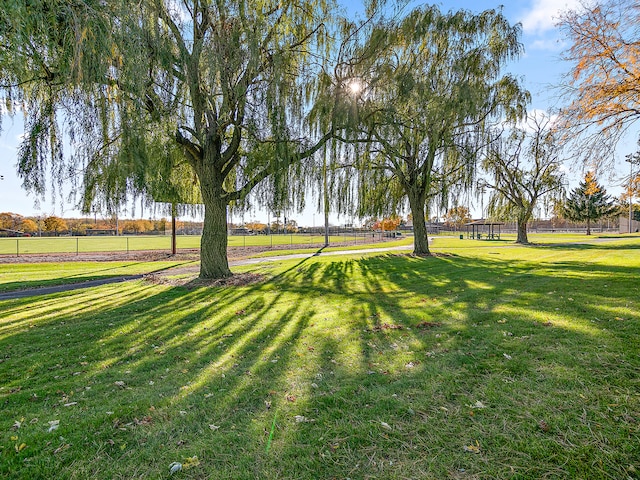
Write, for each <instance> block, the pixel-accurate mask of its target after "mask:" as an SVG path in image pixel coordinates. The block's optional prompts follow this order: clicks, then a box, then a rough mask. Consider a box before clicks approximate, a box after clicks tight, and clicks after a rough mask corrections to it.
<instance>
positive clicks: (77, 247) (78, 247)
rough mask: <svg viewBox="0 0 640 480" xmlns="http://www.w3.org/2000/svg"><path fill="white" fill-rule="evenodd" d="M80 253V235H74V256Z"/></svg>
mask: <svg viewBox="0 0 640 480" xmlns="http://www.w3.org/2000/svg"><path fill="white" fill-rule="evenodd" d="M78 255H80V237H76V257H77V256H78Z"/></svg>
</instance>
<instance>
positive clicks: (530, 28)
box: [0, 0, 636, 225]
mask: <svg viewBox="0 0 640 480" xmlns="http://www.w3.org/2000/svg"><path fill="white" fill-rule="evenodd" d="M339 1H340V0H339ZM340 3H341V4H342V5H343V6H344V7H345V8H346V9H347V10H348V11H349V12H354V13H355V12H357V11H360V10H361V9H362V2H361V1H359V0H343V1H341V2H340ZM422 3H423V2H415V1H414V2H411V3H410V4H409V8H410V7H411V6H415V5H420V4H422ZM436 3H437V4H438V6H439V7H440V8H441V10H443V11H448V10H457V9H461V8H463V9H467V10H471V11H476V12H479V11H482V10H486V9H490V8H498V7H499V6H500V2H495V1H490V0H451V1H442V2H436ZM504 3H505V5H504V6H503V12H504V14H505V15H506V16H507V18H508V19H509V20H510V21H511V22H512V23H516V22H519V23H521V24H522V27H523V35H522V42H523V44H524V47H525V54H524V56H523V57H522V58H521V59H520V60H518V61H516V62H513V63H512V64H511V65H509V66H508V68H507V69H506V71H509V72H511V73H513V74H515V75H517V76H520V77H521V78H522V79H523V83H524V85H525V87H526V88H527V89H529V91H530V92H531V94H532V103H531V105H530V106H529V111H533V110H547V109H548V108H550V107H553V106H557V104H558V100H557V98H556V97H557V90H555V88H554V87H557V86H558V85H559V84H560V83H561V82H562V75H563V73H564V72H566V70H567V69H568V68H569V65H567V64H566V63H564V62H563V61H562V60H561V59H560V56H561V54H562V51H563V49H564V48H566V47H567V45H566V42H564V41H563V39H562V38H561V37H560V34H559V32H558V31H557V29H556V28H555V21H556V19H557V18H558V15H559V12H560V11H561V10H563V9H566V8H577V7H578V5H579V2H578V0H509V1H507V0H505V1H504ZM21 134H22V120H21V118H18V117H16V118H15V120H14V121H12V120H11V119H9V118H5V119H4V120H3V131H2V134H0V175H2V176H3V177H4V179H3V180H0V212H6V211H11V212H15V213H19V214H21V215H38V214H45V215H50V214H56V215H64V216H67V217H71V216H80V213H79V212H78V211H76V210H74V209H73V204H70V203H67V202H66V201H65V199H64V198H59V197H58V198H56V199H52V198H51V192H50V191H48V192H47V194H46V197H45V199H44V200H43V201H41V202H40V206H39V208H38V207H36V206H35V205H34V197H33V195H31V196H30V195H29V194H27V193H26V192H25V191H24V190H23V189H22V188H21V180H20V179H19V178H17V176H16V167H15V164H16V148H17V145H18V141H19V136H20V135H21ZM635 150H636V145H635V142H629V143H628V144H623V145H620V148H619V152H620V155H619V156H620V158H619V159H618V161H617V163H618V165H620V170H621V172H620V174H621V175H623V174H628V171H626V170H624V171H623V170H622V169H623V168H626V167H623V165H626V164H625V163H624V161H623V157H624V155H625V154H627V153H631V152H633V151H635ZM579 177H580V175H579V174H578V173H576V174H575V175H574V178H576V179H578V178H579ZM601 182H602V183H603V184H604V185H605V188H606V189H607V191H608V192H609V193H610V194H614V195H616V196H617V195H618V194H619V193H620V192H621V187H620V186H619V185H620V182H621V181H620V180H619V179H616V178H611V179H604V178H602V179H601ZM308 203H309V204H313V205H315V202H313V201H311V200H310V201H309V202H308ZM472 207H474V206H473V205H472ZM475 207H476V208H475V209H474V210H475V211H476V212H477V210H478V209H477V206H475ZM314 210H315V208H312V207H308V208H307V210H306V211H305V212H303V213H302V214H295V215H291V217H292V218H295V219H297V221H298V224H300V225H311V224H312V222H313V221H314V218H313V216H314V214H315V216H316V217H317V218H315V222H316V223H319V221H320V220H319V219H320V217H321V215H319V214H317V213H316V212H315V211H314ZM141 213H142V214H143V216H144V217H148V216H149V215H150V212H149V211H148V210H145V211H143V212H140V208H139V207H138V208H137V209H136V214H137V215H138V216H139V215H140V214H141ZM129 216H131V215H129ZM262 217H264V218H262ZM253 218H256V219H258V220H263V221H266V214H264V213H263V212H254V213H253V214H252V213H248V214H245V217H244V219H245V220H246V221H248V220H249V219H253ZM234 220H235V221H237V220H238V219H234ZM348 221H349V220H348V219H345V218H341V219H339V218H337V217H335V216H333V215H332V217H331V223H333V224H341V223H345V222H348Z"/></svg>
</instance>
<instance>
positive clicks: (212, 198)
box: [200, 182, 231, 278]
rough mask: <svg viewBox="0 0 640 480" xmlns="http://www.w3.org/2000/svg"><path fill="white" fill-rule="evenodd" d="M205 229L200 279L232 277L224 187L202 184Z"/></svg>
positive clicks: (201, 243)
mask: <svg viewBox="0 0 640 480" xmlns="http://www.w3.org/2000/svg"><path fill="white" fill-rule="evenodd" d="M200 188H201V191H202V199H203V201H204V227H203V229H202V240H201V242H200V278H226V277H230V276H231V270H229V261H228V260H227V202H226V200H225V199H224V198H223V196H222V193H223V191H222V187H221V186H218V187H215V186H212V185H211V184H210V183H205V182H202V183H201V185H200Z"/></svg>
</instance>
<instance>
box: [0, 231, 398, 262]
mask: <svg viewBox="0 0 640 480" xmlns="http://www.w3.org/2000/svg"><path fill="white" fill-rule="evenodd" d="M390 235H391V234H389V233H387V234H382V233H380V232H375V233H372V232H364V231H349V230H344V231H340V232H332V234H331V235H330V237H329V244H330V245H332V244H340V245H348V244H351V245H357V244H365V243H375V242H380V241H383V240H387V239H388V238H389V236H390ZM324 241H325V238H324V235H318V234H300V233H287V234H284V233H283V234H272V235H230V236H229V237H228V245H229V246H230V247H241V248H242V247H280V248H282V247H286V246H289V247H295V246H311V245H323V244H324ZM176 247H177V248H178V249H179V250H187V249H198V248H200V236H199V235H178V236H177V237H176ZM153 250H155V251H157V250H168V251H170V250H171V237H170V236H168V235H167V236H163V235H135V236H130V235H126V236H96V237H71V236H66V237H10V238H8V237H3V238H0V256H7V255H13V256H21V255H46V254H55V253H58V254H76V255H80V254H81V253H128V252H140V251H153Z"/></svg>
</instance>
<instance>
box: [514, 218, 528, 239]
mask: <svg viewBox="0 0 640 480" xmlns="http://www.w3.org/2000/svg"><path fill="white" fill-rule="evenodd" d="M516 243H522V244H524V245H527V244H528V243H529V239H528V238H527V220H526V219H521V218H519V219H518V238H517V239H516Z"/></svg>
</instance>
